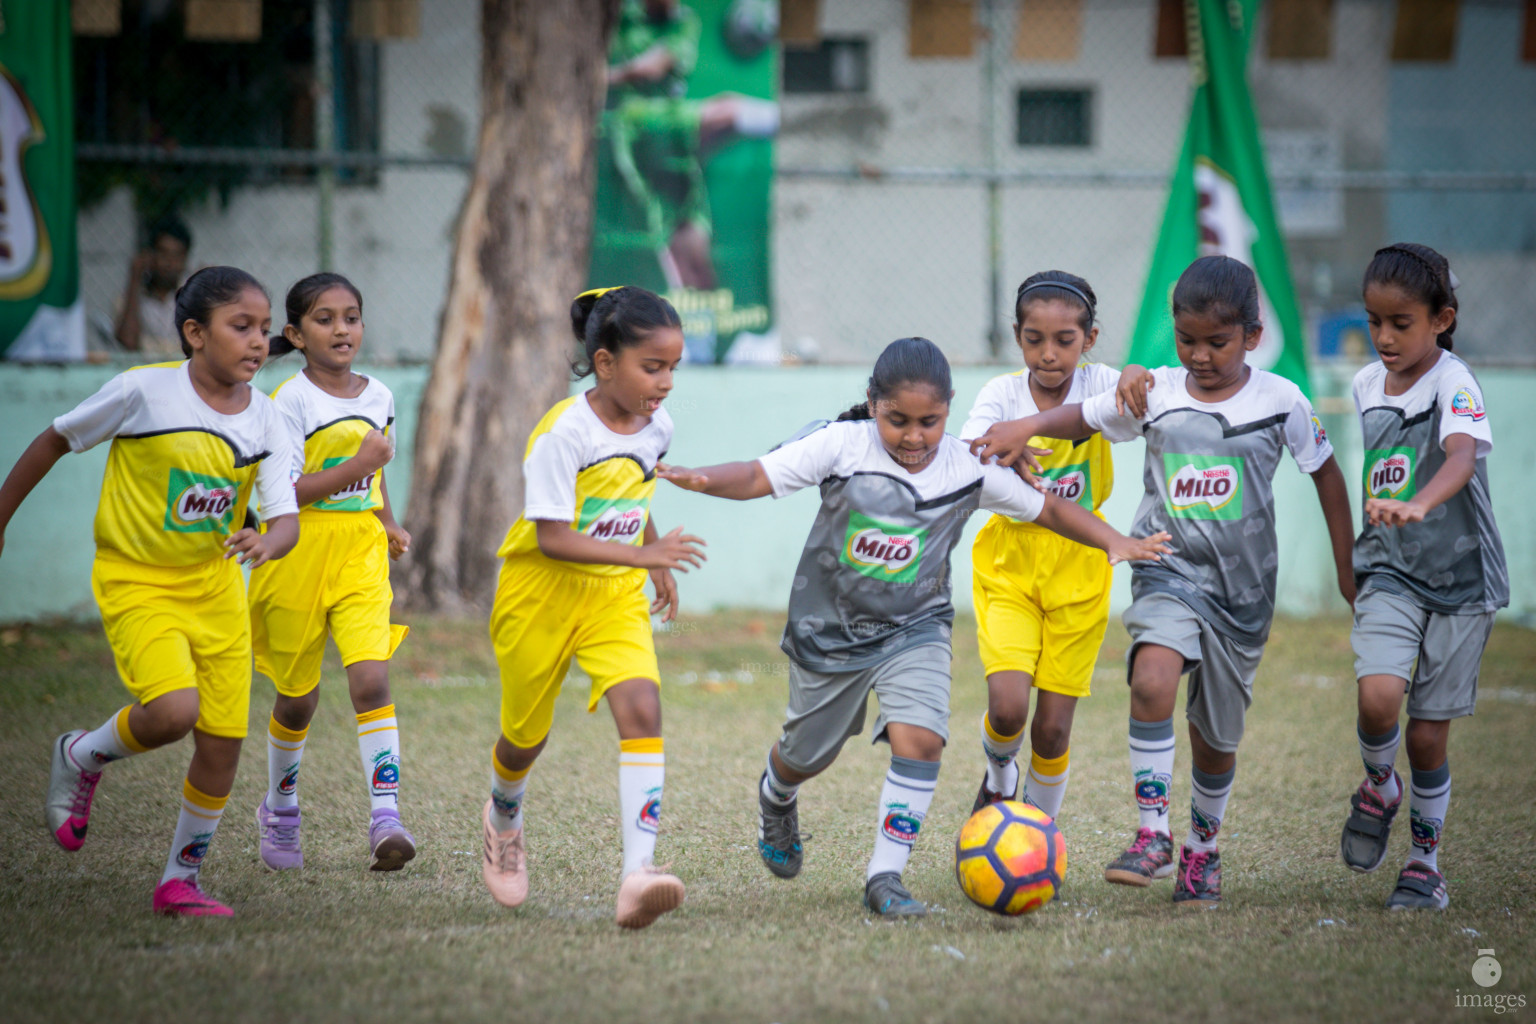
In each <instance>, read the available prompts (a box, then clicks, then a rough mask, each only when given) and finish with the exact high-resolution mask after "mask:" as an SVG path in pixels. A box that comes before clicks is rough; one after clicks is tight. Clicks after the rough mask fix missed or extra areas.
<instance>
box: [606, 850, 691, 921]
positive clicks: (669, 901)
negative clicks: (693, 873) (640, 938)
mask: <svg viewBox="0 0 1536 1024" xmlns="http://www.w3.org/2000/svg"><path fill="white" fill-rule="evenodd" d="M682 905H683V883H682V880H681V879H679V878H678V877H677V876H676V875H669V874H667V873H666V872H665V871H662V870H661V869H660V868H655V867H651V866H650V865H649V864H647V865H646V866H645V867H643V868H641V869H640V870H638V871H631V872H630V873H629V875H628V877H626V878H625V879H624V881H623V882H621V883H620V884H619V905H618V910H617V912H616V913H615V914H614V920H616V921H617V922H618V923H619V927H620V928H644V927H645V926H646V925H648V924H650V923H651V922H652V921H654V920H656V919H657V918H658V917H660V916H661V915H662V914H665V913H667V912H669V911H672V910H676V909H677V908H678V907H680V906H682Z"/></svg>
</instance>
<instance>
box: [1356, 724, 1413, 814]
mask: <svg viewBox="0 0 1536 1024" xmlns="http://www.w3.org/2000/svg"><path fill="white" fill-rule="evenodd" d="M1355 733H1356V735H1358V736H1359V737H1360V760H1361V761H1363V762H1365V776H1366V778H1368V779H1370V780H1371V788H1372V789H1374V790H1375V791H1376V795H1377V796H1379V797H1381V802H1382V803H1384V804H1390V803H1392V801H1394V800H1396V799H1397V798H1398V797H1399V796H1401V795H1402V793H1403V789H1402V786H1400V785H1398V781H1397V773H1396V772H1394V771H1393V770H1392V762H1394V761H1396V760H1397V744H1398V740H1400V739H1401V738H1402V735H1403V734H1402V731H1401V730H1400V729H1398V727H1397V723H1396V722H1393V723H1392V728H1391V729H1388V730H1387V731H1386V732H1384V733H1382V734H1381V735H1379V736H1373V735H1371V734H1370V733H1368V732H1366V731H1365V730H1364V729H1362V728H1360V726H1359V724H1358V723H1357V724H1356V725H1355Z"/></svg>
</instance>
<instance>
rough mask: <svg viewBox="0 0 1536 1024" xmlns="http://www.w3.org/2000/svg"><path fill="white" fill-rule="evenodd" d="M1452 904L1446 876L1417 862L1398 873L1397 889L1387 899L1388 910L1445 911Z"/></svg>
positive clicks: (1410, 863) (1414, 861) (1411, 862)
mask: <svg viewBox="0 0 1536 1024" xmlns="http://www.w3.org/2000/svg"><path fill="white" fill-rule="evenodd" d="M1450 903H1451V897H1450V894H1449V893H1447V892H1446V891H1445V876H1444V875H1442V874H1441V873H1440V872H1438V871H1436V870H1435V869H1434V868H1432V867H1430V866H1429V865H1428V864H1421V863H1419V862H1418V861H1416V860H1411V861H1409V862H1408V864H1407V865H1406V866H1405V867H1404V868H1403V870H1402V871H1400V872H1398V875H1397V888H1396V889H1393V890H1392V895H1391V896H1388V897H1387V909H1388V910H1444V909H1445V908H1446V907H1448V906H1450Z"/></svg>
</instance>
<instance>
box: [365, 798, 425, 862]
mask: <svg viewBox="0 0 1536 1024" xmlns="http://www.w3.org/2000/svg"><path fill="white" fill-rule="evenodd" d="M368 848H369V849H370V850H372V851H373V863H372V864H370V865H368V870H370V871H399V870H400V869H401V868H403V867H405V862H406V861H408V860H410V859H411V858H412V857H414V856H416V839H415V837H414V836H412V835H411V834H410V833H409V832H407V831H406V830H405V826H404V825H402V824H400V813H399V812H398V811H394V810H391V809H389V808H387V807H382V808H380V809H379V810H377V811H374V812H373V815H372V817H371V819H370V821H369V823H368Z"/></svg>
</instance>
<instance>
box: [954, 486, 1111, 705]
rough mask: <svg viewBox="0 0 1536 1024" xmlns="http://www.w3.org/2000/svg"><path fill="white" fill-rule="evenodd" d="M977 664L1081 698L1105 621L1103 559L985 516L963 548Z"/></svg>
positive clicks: (1029, 527)
mask: <svg viewBox="0 0 1536 1024" xmlns="http://www.w3.org/2000/svg"><path fill="white" fill-rule="evenodd" d="M971 565H972V571H973V576H972V582H971V588H972V594H973V598H974V601H975V604H976V625H977V633H978V636H979V639H980V642H981V664H982V667H983V668H984V669H985V670H986V673H987V675H991V674H993V673H994V672H1025V673H1028V674H1029V675H1031V676H1033V677H1034V680H1035V686H1036V687H1038V688H1040V689H1042V690H1050V691H1051V692H1052V693H1060V694H1065V695H1066V696H1068V697H1086V696H1088V684H1089V683H1090V682H1091V681H1092V680H1093V666H1094V664H1095V662H1097V661H1098V658H1099V647H1100V646H1101V645H1102V644H1103V643H1104V627H1105V626H1106V625H1107V624H1108V622H1109V583H1110V577H1111V569H1110V564H1109V557H1108V556H1107V555H1105V554H1104V552H1102V551H1100V550H1099V549H1098V548H1090V547H1085V546H1083V545H1082V544H1078V543H1077V542H1075V541H1070V540H1067V538H1065V537H1062V536H1060V535H1059V534H1055V533H1052V532H1050V531H1049V530H1046V529H1044V528H1043V527H1039V526H1035V525H1033V524H1028V523H1019V522H1016V521H1014V520H1011V519H1006V518H1004V517H1003V516H993V517H992V518H991V519H990V520H988V521H987V523H986V525H985V526H983V527H982V528H981V532H980V533H978V534H977V535H976V545H975V546H974V547H973V548H972V549H971Z"/></svg>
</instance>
